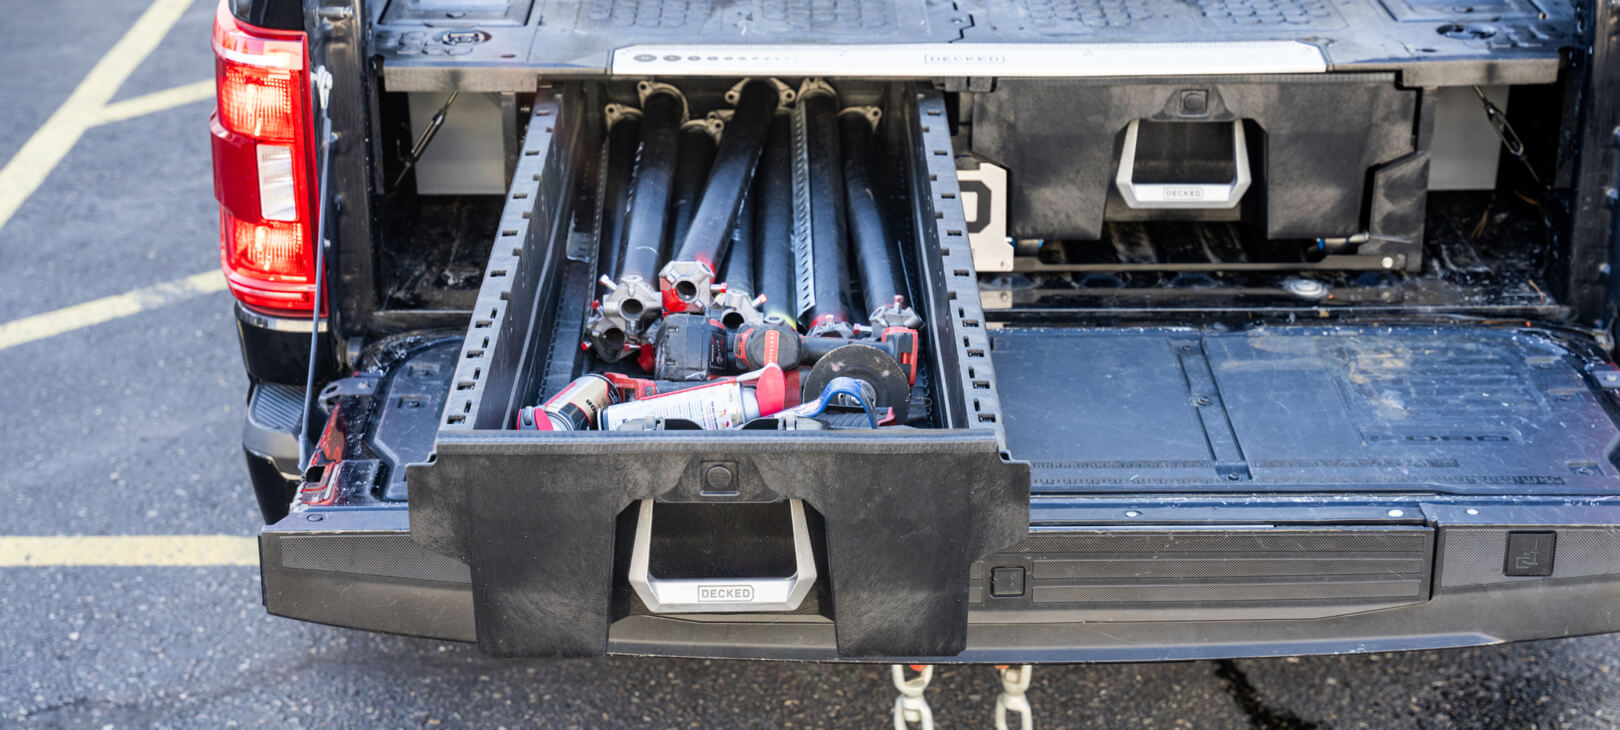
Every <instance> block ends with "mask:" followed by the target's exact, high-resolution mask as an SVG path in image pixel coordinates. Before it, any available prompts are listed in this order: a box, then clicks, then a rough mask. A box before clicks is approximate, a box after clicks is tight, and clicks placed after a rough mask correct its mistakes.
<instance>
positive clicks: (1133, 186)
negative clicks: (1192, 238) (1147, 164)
mask: <svg viewBox="0 0 1620 730" xmlns="http://www.w3.org/2000/svg"><path fill="white" fill-rule="evenodd" d="M1140 124H1141V122H1140V121H1139V120H1132V121H1131V124H1130V126H1128V127H1126V128H1125V148H1124V150H1123V151H1122V152H1120V155H1119V174H1118V175H1116V176H1115V178H1114V184H1115V185H1116V186H1118V187H1119V195H1120V197H1121V198H1124V199H1125V204H1126V205H1128V206H1130V207H1132V208H1174V209H1183V210H1186V209H1191V210H1211V209H1225V208H1232V207H1235V206H1236V205H1237V204H1238V202H1239V201H1241V200H1243V193H1244V192H1246V191H1248V189H1249V181H1250V176H1249V145H1248V144H1247V143H1246V142H1245V141H1244V138H1243V122H1242V121H1241V120H1240V121H1236V122H1232V166H1233V168H1234V169H1235V170H1236V177H1235V178H1234V179H1233V180H1232V181H1231V182H1223V183H1179V182H1178V183H1139V182H1135V181H1133V180H1132V179H1131V176H1132V174H1133V173H1134V172H1135V168H1136V133H1137V127H1138V125H1140Z"/></svg>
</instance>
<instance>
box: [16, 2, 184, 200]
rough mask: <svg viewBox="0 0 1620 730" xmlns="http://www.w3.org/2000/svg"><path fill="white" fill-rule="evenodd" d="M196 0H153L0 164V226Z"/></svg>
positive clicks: (48, 172) (93, 120)
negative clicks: (8, 158)
mask: <svg viewBox="0 0 1620 730" xmlns="http://www.w3.org/2000/svg"><path fill="white" fill-rule="evenodd" d="M191 2H192V0H153V2H152V5H151V6H150V7H148V8H147V9H146V12H144V13H141V17H140V18H139V19H137V20H136V21H135V24H134V25H131V26H130V27H129V31H128V32H127V33H125V34H124V37H123V38H120V39H118V42H117V43H114V44H113V47H112V48H111V49H109V50H108V51H107V54H106V55H104V56H102V57H101V60H100V61H97V62H96V66H95V68H92V69H90V73H89V75H87V76H85V77H84V80H83V81H80V82H79V85H78V87H77V88H75V89H74V90H73V93H72V94H69V95H68V98H67V101H64V102H62V106H60V107H57V109H56V111H55V112H54V113H52V114H51V117H50V118H49V119H47V120H45V124H44V125H43V126H41V127H40V128H39V130H38V131H36V132H34V135H33V136H32V137H29V138H28V141H27V142H24V143H23V146H22V149H19V150H17V154H16V155H15V156H14V157H12V158H11V161H10V162H7V163H6V166H5V167H0V228H3V227H5V225H6V222H7V221H9V220H11V216H12V215H14V214H15V213H16V212H17V209H18V208H21V207H22V204H23V201H25V200H27V199H28V196H30V195H32V194H33V193H34V190H35V189H37V188H38V187H39V186H40V184H41V183H43V182H45V178H46V177H47V176H49V175H50V174H51V170H53V169H55V168H56V165H57V163H59V162H61V161H62V158H63V157H65V156H67V153H68V150H70V149H73V145H74V143H75V142H78V141H79V137H80V136H82V135H83V134H84V131H85V130H86V129H89V128H90V127H92V126H94V125H95V123H96V118H97V115H98V114H99V113H100V112H101V109H102V107H104V106H106V104H107V102H108V100H110V99H112V97H113V94H116V93H118V87H120V86H122V85H123V84H124V80H125V79H127V78H129V75H130V74H131V73H133V72H134V71H135V67H136V66H139V65H140V63H141V61H143V60H145V59H146V57H147V56H148V55H150V54H151V53H152V50H153V49H155V48H157V46H158V44H159V43H161V42H163V37H164V36H166V35H168V33H169V29H170V28H173V27H174V24H175V23H176V22H177V21H179V20H180V16H181V14H183V13H184V12H185V11H186V6H188V5H190V4H191Z"/></svg>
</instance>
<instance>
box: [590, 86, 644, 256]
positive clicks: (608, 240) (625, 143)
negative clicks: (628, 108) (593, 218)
mask: <svg viewBox="0 0 1620 730" xmlns="http://www.w3.org/2000/svg"><path fill="white" fill-rule="evenodd" d="M639 144H641V120H640V119H637V118H635V117H626V118H622V119H619V120H618V121H617V122H615V123H614V125H613V126H612V127H611V128H610V129H608V148H607V162H606V163H605V164H604V165H603V167H604V168H605V174H606V180H605V181H604V182H603V183H602V223H601V229H600V238H599V240H600V242H601V247H602V248H601V265H600V266H598V267H597V271H599V272H601V273H603V274H606V275H607V276H608V277H610V278H611V277H612V276H613V275H614V274H617V273H618V272H619V259H620V258H621V257H622V256H623V255H624V218H625V215H626V214H627V213H628V211H629V208H630V185H631V183H632V180H633V178H634V175H635V170H636V146H637V145H639Z"/></svg>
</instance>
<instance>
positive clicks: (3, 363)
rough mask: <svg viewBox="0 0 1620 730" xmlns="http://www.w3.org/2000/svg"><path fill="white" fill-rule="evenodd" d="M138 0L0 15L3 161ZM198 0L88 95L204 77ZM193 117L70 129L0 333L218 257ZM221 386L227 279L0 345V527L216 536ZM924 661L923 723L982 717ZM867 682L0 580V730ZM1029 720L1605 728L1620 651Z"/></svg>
mask: <svg viewBox="0 0 1620 730" xmlns="http://www.w3.org/2000/svg"><path fill="white" fill-rule="evenodd" d="M146 8H147V1H146V0H117V1H115V0H52V1H51V2H39V0H0V18H3V19H4V20H0V27H4V28H5V29H6V30H7V31H8V32H6V33H4V34H3V35H4V37H5V38H6V43H5V44H0V66H3V67H4V68H5V69H7V73H5V74H0V100H3V101H0V165H3V164H4V163H5V161H7V160H9V159H11V157H12V156H13V155H15V154H16V153H17V152H18V151H19V150H20V149H22V147H23V144H24V142H25V141H27V140H28V139H29V138H30V137H31V136H32V135H34V134H35V133H36V131H37V130H39V129H40V128H41V125H43V124H45V122H46V120H47V119H48V118H50V117H51V115H52V114H53V113H54V112H55V111H56V110H57V108H58V107H59V106H61V105H62V104H63V103H64V101H65V100H66V99H67V98H68V96H69V94H70V93H71V92H72V91H73V90H74V89H75V87H76V86H78V85H79V83H80V81H81V80H82V79H83V78H85V76H86V74H87V73H89V72H90V70H91V69H92V67H94V66H95V65H96V64H97V62H98V61H99V60H100V59H101V57H102V55H103V54H104V53H106V51H107V49H108V48H109V47H110V46H111V45H112V44H113V43H115V42H116V41H118V39H119V38H120V37H122V36H123V34H124V32H125V30H126V29H127V28H128V27H129V25H130V24H131V23H132V22H134V20H135V18H136V17H138V16H140V14H141V13H142V12H143V11H144V10H145V9H146ZM213 12H214V0H196V2H195V3H194V4H193V5H191V6H189V8H188V9H187V10H186V12H185V14H184V15H183V16H182V17H181V18H180V20H179V22H178V23H176V24H175V25H174V27H173V29H172V30H171V31H169V33H168V34H167V36H166V37H165V39H164V41H163V43H162V44H161V45H159V47H158V48H157V49H156V50H155V51H153V52H152V53H151V54H150V55H149V56H147V57H146V58H145V59H144V60H142V61H141V63H140V64H139V66H138V67H137V68H136V69H135V70H134V72H133V73H132V74H131V75H130V76H129V78H128V79H127V80H126V81H124V83H123V84H122V86H120V87H119V88H120V90H119V92H118V93H117V94H116V95H115V96H114V97H113V99H112V101H113V102H115V103H116V102H117V101H119V100H121V99H128V98H136V97H140V96H142V95H145V94H149V93H153V92H159V91H163V90H165V89H169V88H173V87H178V86H181V85H184V84H189V83H193V82H197V81H201V80H206V79H209V78H211V77H212V57H211V55H210V53H209V49H208V37H209V35H208V33H209V25H210V22H211V19H212V15H213ZM208 111H209V102H207V101H200V102H192V103H187V104H182V105H179V106H175V107H172V108H168V109H164V110H161V111H157V112H154V113H150V114H145V115H142V116H138V117H134V118H131V119H127V120H124V121H119V122H115V123H111V124H104V125H97V126H92V127H90V128H88V129H87V130H86V131H85V132H84V134H83V136H82V137H80V138H79V139H78V140H77V141H76V142H75V143H74V144H72V146H71V149H70V150H69V152H68V153H67V154H66V156H65V157H63V159H62V160H61V162H60V163H59V164H57V165H56V166H55V167H54V168H53V169H51V171H50V174H49V176H48V177H46V178H45V180H44V181H43V183H42V184H40V185H39V187H38V189H37V190H34V191H33V192H32V193H31V194H30V195H29V196H28V198H27V199H26V201H25V202H24V203H23V204H22V205H21V207H20V208H18V209H17V211H16V213H15V215H13V216H12V217H11V218H10V219H9V220H6V221H4V222H3V223H0V323H3V322H8V321H14V320H17V319H19V318H23V317H28V316H31V315H37V314H41V313H46V312H51V311H53V310H58V309H60V308H62V307H67V306H70V305H75V304H79V303H82V302H86V301H89V300H94V299H97V298H100V297H106V296H110V295H116V294H120V293H123V292H127V291H130V290H135V289H140V288H143V287H149V286H152V285H154V284H159V283H162V282H166V281H171V280H175V279H179V278H181V277H185V276H189V275H192V274H197V273H200V272H206V271H209V270H211V269H213V268H215V267H217V266H218V261H219V258H218V249H217V245H218V244H217V237H216V236H217V234H216V229H217V213H216V208H215V205H214V202H213V198H212V182H211V178H210V172H209V171H210V162H209V144H208V133H207V114H208ZM246 388H247V382H246V379H245V377H244V375H243V372H242V367H241V363H240V357H239V355H238V352H237V346H236V340H235V335H234V331H233V325H232V319H231V316H230V297H229V295H228V294H226V293H224V292H216V293H212V294H207V295H203V296H198V297H194V298H190V299H185V300H182V301H178V302H176V303H172V304H168V305H165V306H159V307H155V308H150V309H147V310H145V311H141V312H139V313H136V314H133V315H130V316H125V317H121V318H118V319H114V320H112V321H110V322H107V323H104V324H99V325H95V326H90V327H83V328H78V329H71V330H69V331H64V332H62V333H60V334H56V335H54V336H49V337H44V338H42V339H38V340H35V341H32V342H26V343H23V344H18V345H15V346H10V347H3V348H0V408H3V411H4V417H0V463H3V464H4V467H3V468H0V505H3V506H4V507H3V508H0V536H41V535H213V534H225V535H241V536H250V535H253V534H254V533H255V531H256V530H257V528H258V526H259V525H258V517H257V510H256V508H255V506H254V502H253V498H252V495H251V493H250V491H249V487H248V482H247V477H246V473H245V471H244V467H243V465H242V461H241V452H240V447H239V440H238V439H239V434H240V422H241V420H240V419H241V417H242V414H243V407H244V396H245V394H246ZM998 689H999V687H998V684H997V682H996V680H995V678H994V674H993V672H992V670H990V669H988V668H985V667H956V668H952V667H942V668H941V669H940V671H939V673H938V675H937V676H936V678H935V681H934V683H933V685H932V687H931V688H930V690H929V693H928V697H929V700H930V702H931V704H932V705H933V707H934V711H935V714H936V717H937V719H938V720H939V722H940V724H941V726H942V727H948V728H960V727H989V726H990V718H991V713H992V708H993V704H994V701H995V697H996V694H997V692H998ZM894 697H895V692H894V690H893V689H892V687H891V686H890V684H889V681H888V674H887V670H886V668H884V667H878V666H844V665H818V664H797V663H751V662H733V661H696V660H667V659H642V658H607V659H599V660H591V661H547V662H514V661H497V660H493V659H489V658H486V657H483V656H482V655H480V654H479V653H478V651H477V650H476V648H474V647H471V646H466V645H460V644H451V643H444V642H436V641H426V640H419V639H411V638H402V637H392V636H379V635H372V634H366V633H363V632H356V631H350V630H343V629H335V628H329V627H324V626H314V625H307V624H301V623H298V622H294V621H289V620H286V619H281V618H274V617H271V616H267V615H266V614H265V613H264V610H263V607H262V606H261V605H260V600H259V583H258V574H257V570H256V569H255V568H252V567H246V566H242V567H230V566H225V567H218V566H216V567H13V568H0V726H20V727H69V728H80V727H89V728H101V727H115V728H122V727H175V728H182V727H184V728H190V727H196V728H220V727H245V726H264V727H430V726H445V727H508V728H517V727H536V726H538V727H556V728H570V727H578V728H608V727H644V726H645V727H670V728H675V727H694V728H697V727H702V728H733V727H738V728H740V727H812V728H816V727H864V728H879V727H889V726H890V724H889V723H890V719H889V713H890V710H891V707H892V704H893V701H894ZM1029 698H1030V701H1031V702H1032V704H1033V705H1034V706H1035V709H1036V713H1037V717H1038V725H1037V726H1038V727H1041V728H1059V727H1062V728H1081V727H1139V726H1140V727H1200V728H1209V727H1233V728H1241V727H1248V726H1257V727H1285V728H1287V727H1292V728H1306V727H1320V728H1329V727H1332V728H1356V727H1366V728H1401V727H1423V728H1429V727H1434V728H1446V727H1581V728H1586V727H1594V728H1595V727H1614V726H1616V725H1617V723H1620V638H1617V637H1615V636H1600V637H1588V638H1578V639H1568V640H1558V641H1545V642H1535V643H1526V644H1518V645H1510V646H1500V647H1487V648H1477V649H1467V650H1455V651H1436V652H1418V653H1404V654H1381V655H1354V656H1332V657H1305V658H1298V659H1268V660H1240V661H1232V662H1179V663H1166V664H1108V665H1089V666H1063V667H1039V668H1037V669H1036V672H1035V680H1034V683H1033V685H1032V686H1031V688H1030V690H1029Z"/></svg>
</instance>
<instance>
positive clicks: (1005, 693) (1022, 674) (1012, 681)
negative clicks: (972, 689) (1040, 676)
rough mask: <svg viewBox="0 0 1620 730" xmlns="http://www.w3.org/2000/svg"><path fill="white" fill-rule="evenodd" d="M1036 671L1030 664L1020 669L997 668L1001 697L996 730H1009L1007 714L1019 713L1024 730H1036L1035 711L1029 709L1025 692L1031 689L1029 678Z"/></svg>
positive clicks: (998, 704) (997, 707)
mask: <svg viewBox="0 0 1620 730" xmlns="http://www.w3.org/2000/svg"><path fill="white" fill-rule="evenodd" d="M1033 673H1034V669H1033V668H1032V667H1030V665H1028V664H1024V665H1022V666H1019V667H1016V668H1014V667H1006V666H1003V667H996V675H997V676H999V677H1001V696H1000V697H997V698H996V730H1007V713H1008V712H1015V713H1018V717H1019V725H1020V726H1021V727H1022V728H1023V730H1034V728H1035V711H1034V710H1032V709H1030V707H1029V698H1028V697H1025V696H1024V690H1027V689H1029V678H1030V675H1032V674H1033Z"/></svg>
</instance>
